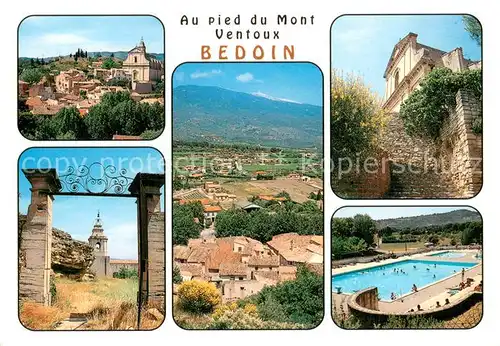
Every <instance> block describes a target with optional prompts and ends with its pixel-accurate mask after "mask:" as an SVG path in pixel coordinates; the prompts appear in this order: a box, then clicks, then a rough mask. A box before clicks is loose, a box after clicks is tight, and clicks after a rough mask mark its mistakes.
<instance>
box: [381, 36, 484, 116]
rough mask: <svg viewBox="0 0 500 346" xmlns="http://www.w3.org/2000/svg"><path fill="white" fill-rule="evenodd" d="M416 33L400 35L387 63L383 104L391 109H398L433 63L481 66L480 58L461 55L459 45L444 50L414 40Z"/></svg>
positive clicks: (462, 67)
mask: <svg viewBox="0 0 500 346" xmlns="http://www.w3.org/2000/svg"><path fill="white" fill-rule="evenodd" d="M417 36H418V35H417V34H414V33H412V32H410V33H409V34H408V35H406V36H405V37H404V38H403V39H401V40H400V41H399V42H398V43H397V44H396V45H395V46H394V49H393V51H392V54H391V57H390V58H389V62H388V63H387V67H386V69H385V72H384V79H385V81H386V84H385V95H384V105H383V107H384V109H386V110H387V111H388V112H390V113H393V112H399V107H400V105H401V103H402V102H403V101H404V100H405V99H406V98H407V97H408V95H409V94H410V93H411V92H412V91H413V90H415V89H417V88H418V87H419V83H420V81H421V80H422V78H424V77H425V76H426V75H427V74H428V73H429V72H430V71H431V70H432V69H433V68H434V67H447V68H450V69H451V70H452V71H455V72H460V71H464V70H467V69H477V68H481V62H480V61H471V60H468V59H465V58H464V54H463V51H462V48H455V49H453V50H452V51H450V52H445V51H442V50H439V49H436V48H433V47H429V46H426V45H424V44H421V43H420V42H417Z"/></svg>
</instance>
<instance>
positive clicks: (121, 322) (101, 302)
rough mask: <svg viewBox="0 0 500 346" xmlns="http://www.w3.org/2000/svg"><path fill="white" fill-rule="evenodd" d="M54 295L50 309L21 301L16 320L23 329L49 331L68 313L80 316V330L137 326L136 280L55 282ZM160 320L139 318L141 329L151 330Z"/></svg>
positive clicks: (119, 328) (61, 279) (118, 328)
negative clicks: (82, 318) (21, 324)
mask: <svg viewBox="0 0 500 346" xmlns="http://www.w3.org/2000/svg"><path fill="white" fill-rule="evenodd" d="M55 284H56V289H57V294H56V300H55V302H53V305H52V306H48V307H47V306H42V305H40V304H37V303H31V302H23V303H22V305H21V308H20V319H21V321H22V323H23V325H25V326H26V327H28V328H30V329H35V330H51V329H54V327H55V326H56V324H57V323H58V322H60V321H62V320H64V319H66V318H68V317H70V315H71V314H84V315H85V316H86V317H87V319H88V323H86V324H85V325H84V326H83V329H89V330H92V329H93V330H125V329H135V328H136V327H137V322H136V321H137V303H136V301H137V290H138V282H137V279H116V278H109V279H99V280H95V281H89V282H79V281H75V280H70V279H66V278H56V279H55ZM161 323H162V321H157V320H154V319H148V318H143V319H142V323H141V329H154V328H156V327H158V326H159V325H160V324H161Z"/></svg>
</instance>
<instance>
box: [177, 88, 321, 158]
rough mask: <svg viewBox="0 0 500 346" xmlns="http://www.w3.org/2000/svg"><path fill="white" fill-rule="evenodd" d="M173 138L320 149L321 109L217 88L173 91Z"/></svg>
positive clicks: (178, 89)
mask: <svg viewBox="0 0 500 346" xmlns="http://www.w3.org/2000/svg"><path fill="white" fill-rule="evenodd" d="M173 112H174V120H173V127H174V140H184V141H207V142H214V143H216V142H219V143H244V144H252V145H263V146H279V147H292V148H299V147H301V148H305V147H317V148H321V147H322V144H321V143H322V130H323V114H322V107H320V106H314V105H310V104H300V103H295V102H288V101H284V100H278V99H270V98H266V97H262V96H258V95H252V94H247V93H243V92H236V91H231V90H227V89H223V88H219V87H213V86H195V85H182V86H178V87H176V88H175V89H174V92H173Z"/></svg>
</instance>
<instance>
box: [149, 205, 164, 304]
mask: <svg viewBox="0 0 500 346" xmlns="http://www.w3.org/2000/svg"><path fill="white" fill-rule="evenodd" d="M148 257H149V265H148V278H149V289H148V290H149V301H150V303H151V302H153V303H159V305H160V306H161V307H163V305H164V303H165V213H163V212H154V213H152V214H151V216H150V219H149V225H148Z"/></svg>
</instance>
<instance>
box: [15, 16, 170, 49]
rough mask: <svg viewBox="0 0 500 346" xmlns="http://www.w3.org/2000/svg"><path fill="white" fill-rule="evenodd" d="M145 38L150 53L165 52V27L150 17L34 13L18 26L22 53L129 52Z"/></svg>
mask: <svg viewBox="0 0 500 346" xmlns="http://www.w3.org/2000/svg"><path fill="white" fill-rule="evenodd" d="M141 36H142V37H144V43H145V44H146V49H147V51H148V52H150V53H163V45H164V44H163V42H164V40H163V37H164V35H163V26H162V25H161V23H160V21H159V20H158V19H156V18H154V17H151V16H34V17H29V18H26V19H25V20H24V21H23V22H22V23H21V25H20V26H19V56H21V57H32V58H37V57H39V58H42V57H53V56H59V55H69V54H70V53H74V52H75V51H76V50H77V49H78V48H82V49H83V50H86V51H88V52H95V51H129V50H131V49H132V48H134V47H135V46H136V45H137V43H139V41H140V39H141Z"/></svg>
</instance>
